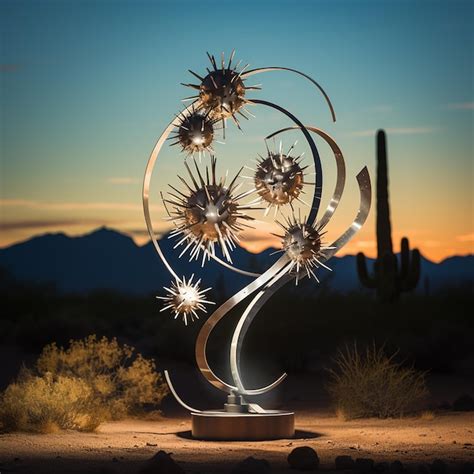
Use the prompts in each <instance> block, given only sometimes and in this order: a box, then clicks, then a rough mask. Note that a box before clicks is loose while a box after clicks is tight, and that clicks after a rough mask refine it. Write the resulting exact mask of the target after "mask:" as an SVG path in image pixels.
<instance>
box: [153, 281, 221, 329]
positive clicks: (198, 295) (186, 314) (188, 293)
mask: <svg viewBox="0 0 474 474" xmlns="http://www.w3.org/2000/svg"><path fill="white" fill-rule="evenodd" d="M193 278H194V275H191V278H190V279H189V280H188V281H186V278H185V277H183V279H182V280H176V281H174V282H173V283H172V284H171V288H167V287H164V289H165V290H166V292H167V293H168V294H167V295H166V296H157V298H158V299H161V300H164V301H165V304H166V303H167V304H166V305H165V306H164V307H163V308H162V309H161V310H160V312H162V311H166V310H167V309H169V310H171V311H174V314H175V316H174V318H175V319H176V318H177V317H178V316H181V318H182V320H183V322H184V324H185V325H186V326H187V324H188V318H189V320H190V321H191V322H192V321H194V318H196V319H199V316H198V314H197V311H204V312H205V313H206V312H207V311H206V308H205V307H204V304H215V303H213V302H212V301H208V300H206V299H205V298H204V294H205V293H206V292H208V291H209V290H210V289H211V288H206V289H205V290H201V289H200V288H199V284H200V283H201V280H198V281H197V282H195V283H193Z"/></svg>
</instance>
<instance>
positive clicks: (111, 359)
mask: <svg viewBox="0 0 474 474" xmlns="http://www.w3.org/2000/svg"><path fill="white" fill-rule="evenodd" d="M166 393H167V386H166V384H165V383H164V382H163V380H162V377H161V375H160V374H158V373H157V372H156V367H155V363H154V361H153V360H151V359H145V358H144V357H142V355H141V354H138V353H136V352H135V349H134V348H133V347H130V346H127V345H119V344H118V342H117V340H116V339H112V340H108V339H107V338H106V337H103V338H102V339H99V340H98V339H97V338H96V336H89V337H87V338H85V339H83V340H77V341H70V345H69V347H68V348H67V349H64V348H62V347H61V348H58V347H57V346H56V344H50V345H49V346H46V347H45V348H44V349H43V352H42V353H41V355H40V357H39V359H38V361H37V363H36V367H35V370H34V371H28V370H26V369H24V370H23V371H22V372H21V373H20V376H19V377H18V379H17V381H16V382H14V383H12V384H10V385H9V386H8V387H7V389H6V390H5V392H3V394H1V395H0V426H1V428H2V429H3V430H6V431H14V430H22V431H36V432H41V433H46V432H54V431H57V430H58V429H76V430H84V431H92V430H95V429H96V428H97V427H98V426H99V424H100V423H102V422H103V421H105V420H108V419H120V418H123V417H125V416H128V415H135V414H138V413H140V412H141V411H142V410H143V408H144V407H145V406H148V405H150V406H151V407H152V408H158V407H159V404H160V402H161V400H162V399H163V397H164V396H165V395H166Z"/></svg>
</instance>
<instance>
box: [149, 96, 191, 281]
mask: <svg viewBox="0 0 474 474" xmlns="http://www.w3.org/2000/svg"><path fill="white" fill-rule="evenodd" d="M193 106H194V102H193V103H192V104H191V105H189V106H188V107H186V108H185V109H184V110H183V111H182V113H186V112H189V111H190V110H192V108H193ZM179 122H180V119H179V117H176V118H175V119H174V120H172V121H171V123H170V124H169V125H168V126H167V127H166V128H165V130H164V132H163V133H162V134H161V136H160V138H159V139H158V141H157V142H156V144H155V146H154V147H153V150H152V152H151V155H150V158H148V163H147V164H146V168H145V177H144V179H143V190H142V199H143V213H144V214H145V222H146V227H147V229H148V234H150V238H151V241H152V242H153V245H154V247H155V249H156V251H157V252H158V255H159V257H160V258H161V261H162V262H163V263H164V265H165V267H166V268H167V270H168V271H169V272H170V273H171V275H173V276H174V277H175V278H176V280H180V278H179V277H178V275H177V274H176V272H175V271H174V270H173V268H172V267H171V265H170V264H169V263H168V260H166V257H165V255H164V254H163V252H162V250H161V248H160V244H159V243H158V240H157V239H156V236H155V231H154V230H153V223H152V221H151V216H150V183H151V176H152V174H153V168H154V167H155V162H156V160H157V158H158V154H159V153H160V150H161V148H162V147H163V144H164V143H165V141H166V139H167V138H168V136H169V134H170V133H171V131H172V130H173V128H174V127H176V126H177V125H179Z"/></svg>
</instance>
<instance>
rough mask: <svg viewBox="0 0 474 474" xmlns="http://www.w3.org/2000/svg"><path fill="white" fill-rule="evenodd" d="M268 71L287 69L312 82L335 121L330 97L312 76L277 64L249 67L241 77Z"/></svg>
mask: <svg viewBox="0 0 474 474" xmlns="http://www.w3.org/2000/svg"><path fill="white" fill-rule="evenodd" d="M270 71H289V72H294V73H295V74H298V75H299V76H303V77H304V78H305V79H308V81H310V82H312V83H313V84H314V85H315V86H316V87H317V88H318V89H319V91H320V92H321V94H322V95H323V97H324V99H325V100H326V102H327V104H328V106H329V110H330V112H331V118H332V121H333V122H335V121H336V112H335V111H334V107H333V106H332V103H331V99H330V98H329V96H328V95H327V94H326V91H325V90H324V89H323V88H322V86H321V85H320V84H318V83H317V82H316V81H315V80H314V79H313V78H312V77H310V76H308V75H307V74H305V73H304V72H301V71H297V70H296V69H291V68H289V67H278V66H271V67H259V68H257V69H250V70H249V71H247V72H244V73H243V74H242V79H245V78H247V77H250V76H253V75H255V74H260V73H262V72H270ZM250 101H251V102H253V101H254V100H253V99H250Z"/></svg>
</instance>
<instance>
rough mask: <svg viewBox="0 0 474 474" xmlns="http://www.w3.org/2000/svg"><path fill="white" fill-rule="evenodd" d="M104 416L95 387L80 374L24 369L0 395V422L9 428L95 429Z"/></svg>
mask: <svg viewBox="0 0 474 474" xmlns="http://www.w3.org/2000/svg"><path fill="white" fill-rule="evenodd" d="M103 420H104V414H103V412H102V410H101V408H100V406H98V405H97V402H96V401H95V400H94V396H93V393H92V390H91V388H90V387H89V385H88V384H87V383H86V382H84V381H82V380H80V379H77V378H72V377H64V376H57V377H53V375H52V374H50V373H46V374H44V376H42V377H38V376H35V375H33V374H32V373H31V372H28V371H23V372H22V374H21V375H20V377H19V378H18V380H17V381H16V382H15V383H12V384H10V385H9V386H8V387H7V389H6V390H5V392H4V393H3V394H2V395H1V398H0V424H1V425H2V428H3V429H4V430H7V431H15V430H21V431H36V432H41V433H48V432H53V431H56V430H58V429H76V430H81V431H92V430H95V429H96V428H97V426H98V425H99V424H100V423H101V422H102V421H103Z"/></svg>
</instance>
